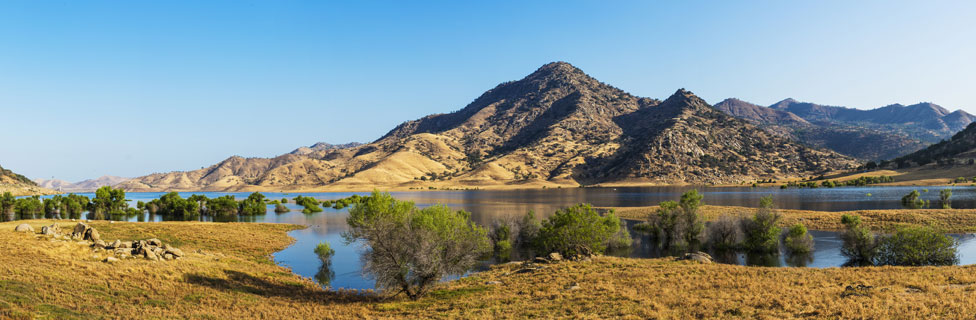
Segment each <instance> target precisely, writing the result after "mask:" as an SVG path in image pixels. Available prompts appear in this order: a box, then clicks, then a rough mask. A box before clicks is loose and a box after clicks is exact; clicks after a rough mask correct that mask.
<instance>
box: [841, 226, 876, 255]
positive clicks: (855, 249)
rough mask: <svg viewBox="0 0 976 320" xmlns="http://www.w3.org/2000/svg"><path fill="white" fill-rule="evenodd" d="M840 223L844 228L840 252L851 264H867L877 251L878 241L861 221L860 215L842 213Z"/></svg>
mask: <svg viewBox="0 0 976 320" xmlns="http://www.w3.org/2000/svg"><path fill="white" fill-rule="evenodd" d="M840 221H841V223H842V224H844V226H845V227H846V230H844V232H843V233H841V240H843V245H841V248H840V253H841V254H843V255H844V256H845V257H847V258H848V259H849V260H850V262H851V263H852V264H858V265H862V264H867V263H871V262H873V261H874V258H875V256H877V253H878V242H877V239H876V237H875V236H874V234H873V233H871V230H868V228H867V227H865V226H864V225H863V224H862V223H861V217H859V216H852V215H846V214H845V215H843V216H842V217H841V220H840Z"/></svg>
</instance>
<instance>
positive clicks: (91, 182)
mask: <svg viewBox="0 0 976 320" xmlns="http://www.w3.org/2000/svg"><path fill="white" fill-rule="evenodd" d="M128 180H129V178H123V177H116V176H102V177H99V178H97V179H87V180H82V181H79V182H75V183H71V182H67V181H64V180H58V179H50V180H45V179H36V180H35V181H34V182H36V183H37V184H38V185H39V186H41V187H44V188H48V189H52V190H61V191H63V192H92V191H95V190H97V189H98V188H100V187H103V186H114V185H117V184H119V183H122V182H125V181H128Z"/></svg>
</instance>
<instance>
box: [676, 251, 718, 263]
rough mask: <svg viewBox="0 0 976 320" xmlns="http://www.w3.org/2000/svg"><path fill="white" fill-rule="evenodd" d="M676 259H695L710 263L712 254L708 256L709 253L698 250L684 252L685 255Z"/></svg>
mask: <svg viewBox="0 0 976 320" xmlns="http://www.w3.org/2000/svg"><path fill="white" fill-rule="evenodd" d="M678 260H691V261H697V262H700V263H705V264H709V263H712V260H713V259H712V256H710V255H709V254H707V253H704V252H701V251H698V252H689V253H685V255H684V256H683V257H681V258H679V259H678Z"/></svg>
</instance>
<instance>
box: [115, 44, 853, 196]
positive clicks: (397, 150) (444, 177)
mask: <svg viewBox="0 0 976 320" xmlns="http://www.w3.org/2000/svg"><path fill="white" fill-rule="evenodd" d="M853 165H854V162H853V160H852V159H850V158H848V157H845V156H842V155H839V154H837V153H834V152H831V151H822V150H814V149H810V148H807V147H805V146H802V145H799V144H796V143H794V142H793V141H791V140H789V139H788V138H784V137H780V136H777V135H773V134H770V133H768V132H766V131H764V130H760V129H758V128H756V127H755V126H754V125H752V124H750V123H748V122H746V121H744V120H739V119H736V118H734V117H732V116H729V115H727V114H725V113H723V112H720V111H717V110H715V109H714V108H712V107H711V106H710V105H708V104H707V103H706V102H705V101H703V100H702V99H700V98H698V97H697V96H695V95H694V94H692V93H691V92H689V91H686V90H683V89H682V90H678V91H677V92H676V93H675V94H674V95H672V96H671V97H670V98H668V99H666V100H664V101H659V100H656V99H650V98H641V97H636V96H633V95H631V94H629V93H627V92H624V91H622V90H620V89H617V88H614V87H612V86H610V85H607V84H605V83H602V82H600V81H597V80H596V79H594V78H592V77H590V76H588V75H587V74H585V73H583V71H581V70H579V69H577V68H576V67H573V66H572V65H570V64H568V63H564V62H556V63H550V64H547V65H545V66H542V67H541V68H539V69H538V70H537V71H536V72H534V73H532V74H530V75H528V76H526V77H525V78H523V79H521V80H519V81H512V82H506V83H503V84H500V85H498V86H497V87H495V88H494V89H491V90H489V91H487V92H485V93H484V94H482V95H481V96H480V97H478V98H477V99H475V100H474V101H473V102H471V103H470V104H469V105H467V106H466V107H464V108H462V109H460V110H458V111H455V112H452V113H447V114H436V115H430V116H427V117H424V118H421V119H418V120H414V121H408V122H405V123H403V124H401V125H399V126H397V127H396V128H394V129H393V130H391V131H390V132H389V133H387V134H386V135H384V136H383V137H381V138H380V139H378V140H376V141H374V142H372V143H369V144H364V145H359V144H348V145H328V144H317V145H316V146H312V147H306V148H299V149H298V150H296V151H294V152H292V153H289V154H285V155H282V156H278V157H275V158H270V159H267V158H247V159H246V158H241V157H231V158H229V159H227V160H225V161H223V162H221V163H218V164H216V165H213V166H210V167H208V168H204V169H200V170H194V171H188V172H170V173H160V174H152V175H149V176H145V177H140V178H136V179H133V180H131V181H128V182H126V183H123V184H121V185H120V186H121V187H123V188H125V189H127V190H129V191H162V190H213V191H223V190H227V191H245V190H283V191H291V190H337V189H343V190H352V189H362V190H368V189H372V188H384V189H396V188H402V189H405V188H429V187H435V188H459V187H460V188H469V187H477V188H528V187H542V186H550V187H555V186H578V185H593V184H600V183H616V182H627V183H638V184H702V183H706V184H707V183H713V184H735V183H741V182H743V181H750V180H755V179H767V178H792V177H807V176H811V175H819V174H823V173H829V172H831V171H834V170H841V169H847V168H850V167H852V166H853Z"/></svg>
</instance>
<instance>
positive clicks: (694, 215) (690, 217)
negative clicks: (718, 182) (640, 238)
mask: <svg viewBox="0 0 976 320" xmlns="http://www.w3.org/2000/svg"><path fill="white" fill-rule="evenodd" d="M701 199H702V196H701V195H699V194H698V190H691V191H688V192H685V193H684V194H682V195H681V199H680V201H679V202H674V201H665V202H661V204H660V205H659V206H660V208H658V210H657V212H656V213H654V214H652V215H650V216H649V217H648V221H647V222H648V223H649V224H651V225H652V226H653V228H652V231H651V234H652V235H653V236H654V237H655V238H657V239H658V241H659V242H660V243H661V245H662V246H664V247H665V248H669V249H686V248H688V247H689V246H694V245H698V244H699V243H701V239H702V234H703V233H704V231H705V223H704V222H703V219H702V218H701V216H700V215H699V214H698V208H699V207H701Z"/></svg>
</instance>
